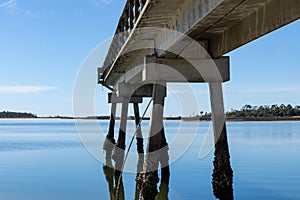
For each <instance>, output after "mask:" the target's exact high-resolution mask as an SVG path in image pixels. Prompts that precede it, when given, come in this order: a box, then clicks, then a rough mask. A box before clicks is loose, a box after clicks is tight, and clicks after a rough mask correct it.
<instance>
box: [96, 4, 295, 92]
mask: <svg viewBox="0 0 300 200" xmlns="http://www.w3.org/2000/svg"><path fill="white" fill-rule="evenodd" d="M122 16H124V15H122ZM299 18H300V1H299V0H188V1H182V0H147V1H146V3H145V4H144V9H143V11H142V12H141V14H140V16H139V19H138V20H136V23H135V24H134V28H132V29H128V30H127V31H126V34H125V35H122V36H121V37H119V38H118V37H116V39H115V40H116V41H117V42H115V43H113V44H114V45H113V46H111V48H110V50H109V52H108V55H107V58H109V59H106V62H105V63H104V66H103V67H104V69H105V73H104V75H103V77H102V79H101V81H102V82H103V83H105V84H108V85H112V86H114V85H115V84H116V83H117V81H118V79H119V78H120V77H122V75H123V74H124V73H125V72H127V71H129V70H130V69H131V68H132V67H134V66H137V65H139V64H143V57H144V56H145V55H151V54H153V53H156V54H157V55H158V56H159V57H162V56H164V57H166V58H172V57H173V58H174V56H176V55H174V54H170V53H168V52H167V51H155V49H160V48H161V47H162V46H164V47H166V46H169V48H170V49H176V50H177V51H184V49H185V48H186V47H187V46H188V43H189V41H186V40H185V39H182V38H180V37H172V36H170V35H168V37H167V38H166V37H165V35H164V34H163V33H161V32H160V31H159V30H151V29H149V30H147V31H146V32H142V33H140V32H139V31H138V30H137V28H152V27H158V28H166V29H170V30H175V31H178V32H181V33H184V34H186V35H188V36H189V37H191V38H192V39H194V40H197V41H199V44H201V45H203V46H204V48H207V50H208V52H209V54H210V55H211V56H212V57H214V58H219V57H220V56H222V55H223V54H225V53H228V52H230V51H231V50H234V49H236V48H238V47H240V46H242V45H244V44H246V43H248V42H251V41H252V40H255V39H257V38H259V37H261V36H263V35H265V34H267V33H269V32H271V31H274V30H276V29H278V28H280V27H282V26H284V25H286V24H288V23H290V22H292V21H295V20H297V19H299ZM122 20H124V18H122ZM125 21H126V20H125ZM118 28H119V27H118ZM125 29H126V27H125ZM125 29H124V27H123V30H125ZM174 35H176V33H174ZM174 38H175V39H174ZM172 39H174V40H172ZM166 43H167V44H166ZM120 45H121V46H122V48H121V47H120ZM117 47H118V48H117ZM126 49H127V50H128V49H135V50H134V51H130V52H126Z"/></svg>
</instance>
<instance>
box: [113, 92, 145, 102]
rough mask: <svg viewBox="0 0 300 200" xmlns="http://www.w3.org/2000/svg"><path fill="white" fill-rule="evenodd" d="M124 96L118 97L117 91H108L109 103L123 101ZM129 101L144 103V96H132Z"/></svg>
mask: <svg viewBox="0 0 300 200" xmlns="http://www.w3.org/2000/svg"><path fill="white" fill-rule="evenodd" d="M122 102H123V97H118V96H117V95H116V94H115V93H108V103H122ZM129 103H143V98H142V97H137V96H132V97H130V99H129Z"/></svg>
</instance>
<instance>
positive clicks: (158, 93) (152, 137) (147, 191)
mask: <svg viewBox="0 0 300 200" xmlns="http://www.w3.org/2000/svg"><path fill="white" fill-rule="evenodd" d="M165 94H166V85H165V83H156V84H155V85H154V87H153V97H152V98H153V107H152V113H151V119H150V129H149V134H148V145H147V152H146V161H145V166H144V171H145V173H144V174H143V176H142V177H141V179H143V182H142V184H141V199H147V200H152V199H155V197H156V195H157V183H158V182H159V178H158V173H157V171H158V164H159V161H160V149H161V146H162V145H161V144H162V133H163V112H164V103H165V96H166V95H165Z"/></svg>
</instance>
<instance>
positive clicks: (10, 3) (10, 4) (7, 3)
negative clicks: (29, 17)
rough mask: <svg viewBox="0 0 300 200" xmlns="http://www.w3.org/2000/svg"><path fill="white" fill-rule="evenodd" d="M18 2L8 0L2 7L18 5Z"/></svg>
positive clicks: (0, 6)
mask: <svg viewBox="0 0 300 200" xmlns="http://www.w3.org/2000/svg"><path fill="white" fill-rule="evenodd" d="M16 4H17V1H16V0H9V1H6V2H4V3H1V4H0V8H4V7H11V6H16Z"/></svg>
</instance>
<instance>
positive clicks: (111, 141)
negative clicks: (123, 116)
mask: <svg viewBox="0 0 300 200" xmlns="http://www.w3.org/2000/svg"><path fill="white" fill-rule="evenodd" d="M116 109H117V104H116V103H112V104H111V114H110V122H109V130H108V133H107V135H106V139H105V141H104V144H103V150H105V151H106V162H107V163H108V162H110V161H111V154H112V150H113V148H114V145H115V138H114V132H115V116H116ZM108 165H109V166H112V165H111V163H108Z"/></svg>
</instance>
